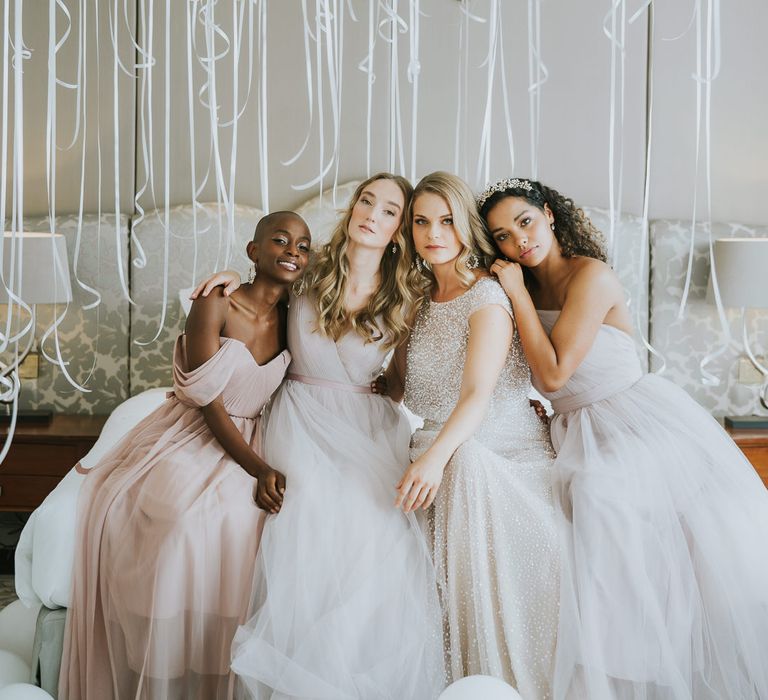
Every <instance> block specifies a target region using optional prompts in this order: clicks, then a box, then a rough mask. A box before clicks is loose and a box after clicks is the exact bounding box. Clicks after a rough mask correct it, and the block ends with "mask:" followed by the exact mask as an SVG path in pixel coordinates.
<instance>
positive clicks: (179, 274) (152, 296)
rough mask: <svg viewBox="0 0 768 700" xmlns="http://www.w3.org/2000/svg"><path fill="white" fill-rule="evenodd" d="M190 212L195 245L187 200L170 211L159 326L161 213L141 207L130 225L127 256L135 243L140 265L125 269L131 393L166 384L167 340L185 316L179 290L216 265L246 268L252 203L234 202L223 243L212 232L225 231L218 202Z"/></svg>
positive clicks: (256, 215)
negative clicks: (142, 213)
mask: <svg viewBox="0 0 768 700" xmlns="http://www.w3.org/2000/svg"><path fill="white" fill-rule="evenodd" d="M196 214H197V222H196V225H197V246H195V245H194V236H193V232H194V229H195V222H194V221H193V208H192V205H181V206H178V207H174V208H173V209H172V210H171V211H170V217H169V219H170V236H169V250H168V290H167V293H166V302H167V305H166V309H165V322H164V324H163V328H162V330H159V326H160V320H161V316H162V310H163V309H162V306H163V305H162V299H163V266H164V264H165V250H164V248H165V230H164V226H163V222H162V218H161V212H159V211H157V212H155V211H152V212H147V214H146V218H145V219H144V220H143V221H142V222H141V223H140V224H139V226H137V227H135V228H134V231H133V235H132V237H131V259H132V260H133V259H135V258H136V257H137V256H138V253H139V246H141V248H143V250H144V253H145V255H146V265H145V266H144V267H136V266H135V265H134V266H132V273H131V293H132V296H133V300H134V301H135V302H136V306H135V307H133V308H132V309H131V344H130V358H131V365H130V366H131V373H130V382H131V395H135V394H138V393H139V392H141V391H144V390H145V389H151V388H152V387H156V386H170V385H171V383H172V380H171V361H172V357H171V355H172V353H173V343H174V341H175V340H176V337H177V336H178V335H179V333H181V331H182V330H183V329H184V319H185V317H184V314H183V313H182V311H181V304H180V302H179V290H182V289H188V288H190V287H193V286H194V285H195V284H196V283H197V282H199V281H200V280H202V279H204V278H205V276H206V275H208V274H210V273H212V272H215V271H216V270H223V269H226V268H232V269H235V270H239V271H241V272H242V273H246V271H247V269H248V265H249V261H248V258H247V257H246V254H245V246H246V244H247V243H248V241H250V240H251V238H253V232H254V229H255V228H256V224H257V222H258V221H259V219H260V218H261V217H262V212H261V211H260V210H259V209H256V208H255V207H244V206H236V207H235V210H234V240H232V241H229V243H228V242H227V236H226V233H225V234H223V235H222V236H221V237H219V233H218V232H219V231H220V230H221V229H224V230H226V220H227V219H226V212H225V211H224V208H223V207H221V208H219V207H218V206H217V205H216V204H205V205H198V207H197V212H196ZM220 224H221V228H220ZM195 248H196V250H195ZM158 330H159V335H158ZM155 336H157V337H156V338H155Z"/></svg>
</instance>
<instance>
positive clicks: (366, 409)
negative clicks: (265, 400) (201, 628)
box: [232, 294, 444, 700]
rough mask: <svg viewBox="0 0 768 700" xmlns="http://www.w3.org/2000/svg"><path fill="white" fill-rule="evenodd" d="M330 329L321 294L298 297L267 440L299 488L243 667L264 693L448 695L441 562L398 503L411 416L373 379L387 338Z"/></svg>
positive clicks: (265, 566) (261, 566) (270, 562)
mask: <svg viewBox="0 0 768 700" xmlns="http://www.w3.org/2000/svg"><path fill="white" fill-rule="evenodd" d="M316 328H317V313H316V310H315V306H314V303H313V301H312V299H311V298H310V297H308V295H306V294H305V295H302V296H300V297H298V298H296V299H294V300H293V301H292V303H291V307H290V312H289V318H288V344H289V347H290V348H291V353H292V356H293V361H292V363H291V366H290V368H289V373H288V375H287V380H286V382H285V383H284V384H283V386H282V388H281V389H280V390H279V391H278V393H277V394H276V395H275V399H274V401H273V404H272V406H271V409H270V412H269V416H268V418H267V424H266V429H265V443H264V456H265V459H266V460H267V462H268V463H269V464H270V465H272V466H273V467H274V468H275V469H279V470H281V471H283V473H284V474H285V476H286V492H285V497H284V501H283V505H282V508H281V510H280V512H279V513H278V514H277V515H270V516H267V520H266V524H265V526H264V533H263V537H262V541H261V547H260V550H259V555H258V558H257V563H256V581H255V584H254V614H253V617H252V618H251V619H250V620H249V621H248V623H247V624H246V625H245V626H243V627H241V628H240V629H239V630H238V632H237V635H236V638H235V642H234V644H233V661H232V668H233V670H234V671H235V672H236V673H237V674H238V675H239V677H240V679H241V681H242V684H243V685H244V686H245V689H247V691H246V692H245V693H244V694H245V695H246V696H247V697H253V698H259V699H260V700H263V699H265V698H274V699H277V698H280V699H281V700H283V699H285V698H327V699H328V700H331V699H332V700H345V699H349V700H352V699H365V700H384V699H388V700H434V698H436V697H437V695H438V694H439V693H440V691H441V690H442V688H443V686H444V671H443V658H442V644H441V635H440V617H439V609H438V603H437V593H436V588H435V580H434V571H433V568H432V565H431V561H430V559H429V551H428V548H427V546H426V542H425V540H424V537H423V534H422V532H421V529H420V528H419V526H418V523H417V522H416V520H415V518H414V516H413V515H412V514H411V515H410V516H407V515H405V514H404V513H403V512H402V511H401V510H399V509H396V508H395V507H394V500H395V496H396V492H395V484H396V483H397V482H398V481H399V479H400V477H401V476H402V473H403V471H404V469H405V467H406V465H407V464H408V440H409V437H410V427H409V425H408V422H407V419H406V417H405V415H404V414H403V412H402V411H401V409H400V407H399V406H397V405H396V404H395V403H393V402H392V401H391V400H390V399H388V398H385V397H382V396H379V395H375V394H372V393H371V391H370V382H371V380H372V379H373V378H374V377H375V376H376V375H377V374H378V373H379V371H380V368H381V365H382V362H383V361H384V359H385V355H386V353H385V352H384V350H383V349H382V347H381V344H380V343H375V342H374V343H370V342H369V343H366V342H365V341H364V340H363V338H361V337H360V336H359V335H357V334H356V333H353V332H348V333H346V334H345V335H343V336H342V337H341V338H340V339H339V340H338V342H334V341H333V340H332V339H330V338H328V337H326V336H323V335H322V334H321V333H320V332H318V331H317V330H316Z"/></svg>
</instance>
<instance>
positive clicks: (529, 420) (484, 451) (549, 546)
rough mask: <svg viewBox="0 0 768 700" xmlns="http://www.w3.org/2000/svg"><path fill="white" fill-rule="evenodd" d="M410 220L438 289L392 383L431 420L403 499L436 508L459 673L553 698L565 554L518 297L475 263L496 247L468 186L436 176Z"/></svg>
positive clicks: (419, 437) (439, 560)
mask: <svg viewBox="0 0 768 700" xmlns="http://www.w3.org/2000/svg"><path fill="white" fill-rule="evenodd" d="M409 221H410V222H411V227H412V232H413V242H414V244H415V247H416V251H417V253H418V254H419V255H420V256H421V259H422V260H423V262H422V263H421V264H422V266H424V270H425V273H426V275H427V277H428V279H429V280H430V285H429V287H430V288H429V294H428V297H427V298H426V299H425V300H424V303H423V305H422V307H421V309H420V310H419V313H418V316H417V318H416V321H415V324H414V326H413V328H412V331H411V335H410V339H409V341H408V343H407V348H406V346H401V347H399V348H398V351H397V352H396V355H395V358H394V361H393V362H392V363H391V364H390V367H389V369H388V372H387V377H386V387H387V390H388V391H389V392H390V395H391V396H393V397H394V398H400V397H401V396H402V394H403V391H404V395H405V403H406V405H407V407H408V408H409V409H410V410H412V411H413V412H415V413H416V414H417V415H419V416H421V417H422V418H423V419H424V426H423V428H422V429H421V430H418V431H416V433H415V434H414V436H413V438H412V440H411V459H412V460H414V461H413V462H412V464H411V466H410V467H409V468H408V469H407V471H406V472H405V474H404V476H403V478H402V480H401V481H400V483H399V484H398V487H399V494H398V501H397V502H398V504H399V505H402V507H403V508H404V510H405V511H406V512H409V511H411V510H413V509H416V508H419V507H423V508H424V509H428V508H429V506H430V505H431V504H432V503H433V502H434V507H433V508H431V509H429V510H427V520H428V522H427V529H428V532H429V535H430V541H431V547H432V554H433V560H434V564H435V567H436V570H437V577H438V586H439V591H440V596H441V603H442V606H443V622H444V624H443V634H444V645H445V653H446V664H447V668H448V673H449V679H450V680H452V681H455V680H458V679H459V678H461V677H463V676H467V675H473V674H484V675H490V676H496V677H499V678H503V679H504V680H505V681H507V682H509V683H511V684H512V685H514V686H515V687H516V688H517V689H518V690H519V692H520V693H521V695H522V696H523V697H524V698H525V699H526V700H536V699H543V698H549V697H550V696H551V692H550V687H551V677H552V662H553V654H554V650H555V637H556V630H557V614H558V596H559V585H558V584H559V579H558V561H559V557H558V550H557V546H556V542H557V538H556V530H555V521H554V509H553V506H552V502H551V491H550V486H549V483H550V473H551V467H552V459H553V453H552V450H551V446H550V442H549V438H548V435H547V429H546V426H544V425H543V424H542V423H541V421H540V420H539V419H538V418H537V417H536V415H535V413H534V412H533V411H532V410H531V408H530V406H529V400H528V392H529V391H530V387H531V385H530V372H529V369H528V365H527V364H526V362H525V359H524V357H523V354H522V350H521V347H520V343H519V339H518V337H517V334H516V332H515V329H514V322H513V319H512V311H511V307H510V305H509V302H508V299H507V298H506V295H505V294H504V291H503V289H502V288H501V287H500V285H499V284H498V283H497V282H496V281H495V280H494V279H492V278H491V277H489V276H488V274H487V272H486V271H485V270H483V269H482V268H480V267H479V265H478V262H479V257H481V256H483V254H484V253H485V254H487V253H490V252H491V249H490V246H489V244H488V243H487V242H486V241H485V240H484V239H483V233H482V223H481V222H480V220H479V217H478V216H477V213H476V209H475V205H474V199H473V196H472V192H471V190H470V189H469V187H468V186H467V185H466V183H464V182H463V181H462V180H460V179H459V178H457V177H455V176H453V175H450V174H447V173H440V172H438V173H433V174H431V175H428V176H426V177H425V178H424V179H422V181H421V182H420V183H419V184H418V185H417V187H416V189H415V193H414V197H413V200H412V205H411V212H410V216H409ZM474 268H477V269H474ZM383 384H384V383H383V382H382V385H383ZM441 482H442V483H441Z"/></svg>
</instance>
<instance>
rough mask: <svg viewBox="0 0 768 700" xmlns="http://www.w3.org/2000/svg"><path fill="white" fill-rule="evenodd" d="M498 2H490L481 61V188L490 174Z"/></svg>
mask: <svg viewBox="0 0 768 700" xmlns="http://www.w3.org/2000/svg"><path fill="white" fill-rule="evenodd" d="M498 27H499V0H491V7H490V19H489V24H488V54H487V55H486V57H485V61H483V64H482V65H483V66H485V68H486V93H485V109H484V111H483V126H482V130H481V132H480V148H479V157H478V159H477V171H476V174H475V185H476V186H477V187H481V186H482V185H483V183H486V182H488V181H489V180H490V179H491V177H490V172H491V127H492V115H493V86H494V77H495V73H496V56H497V51H496V48H497V46H498V42H499V31H498Z"/></svg>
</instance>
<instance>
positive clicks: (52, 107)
mask: <svg viewBox="0 0 768 700" xmlns="http://www.w3.org/2000/svg"><path fill="white" fill-rule="evenodd" d="M60 6H61V2H60V0H49V3H48V27H49V29H48V105H47V110H46V126H45V135H46V142H45V175H46V177H45V180H46V186H47V191H48V222H49V225H50V232H51V253H52V259H53V270H51V273H52V275H53V288H54V296H55V291H56V288H57V287H58V283H59V280H64V279H66V277H67V273H66V268H65V265H66V264H67V261H62V260H61V259H60V258H59V251H58V250H57V248H56V242H55V239H54V235H55V234H56V151H57V143H56V87H57V80H56V63H57V61H56V54H57V53H58V51H59V49H60V48H61V47H62V45H63V44H64V41H65V40H66V37H67V36H68V35H69V28H68V29H67V31H66V32H65V33H64V37H63V38H62V39H61V40H60V41H57V38H56V9H57V7H60ZM65 9H66V8H65ZM67 19H68V20H69V13H68V12H67ZM70 24H71V22H70ZM20 231H23V229H20ZM22 240H23V238H22ZM22 252H23V251H22V247H21V246H19V260H20V261H21V259H22V258H21V256H22ZM21 288H22V287H21V280H19V289H21ZM57 307H58V305H57V304H55V305H54V307H53V315H54V320H53V323H52V324H51V326H49V327H48V329H47V330H46V331H45V333H43V336H42V338H41V340H40V352H41V354H42V356H43V357H44V358H45V359H46V360H47V361H48V362H51V363H52V364H55V365H58V366H59V369H60V370H61V372H62V374H63V375H64V378H65V379H66V380H67V382H69V384H71V385H72V386H73V387H74V388H75V389H77V390H78V391H83V392H89V391H90V389H86V388H85V387H84V386H82V385H81V384H79V383H78V382H76V381H75V380H74V379H73V378H72V376H71V375H70V374H69V371H68V370H67V364H68V363H67V362H65V361H64V359H63V357H62V354H61V346H60V342H59V326H60V325H61V322H62V321H63V320H64V318H65V317H66V314H67V311H68V310H69V302H65V303H64V310H63V311H62V312H61V313H60V314H59V313H58V308H57ZM34 332H35V329H34V327H33V330H32V333H33V334H34ZM51 335H53V339H54V347H55V349H56V356H55V358H54V357H52V356H51V355H50V354H49V353H48V352H47V351H46V349H45V343H46V340H47V339H48V338H49V337H50V336H51Z"/></svg>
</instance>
